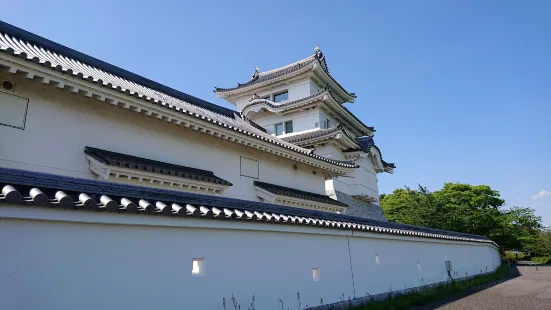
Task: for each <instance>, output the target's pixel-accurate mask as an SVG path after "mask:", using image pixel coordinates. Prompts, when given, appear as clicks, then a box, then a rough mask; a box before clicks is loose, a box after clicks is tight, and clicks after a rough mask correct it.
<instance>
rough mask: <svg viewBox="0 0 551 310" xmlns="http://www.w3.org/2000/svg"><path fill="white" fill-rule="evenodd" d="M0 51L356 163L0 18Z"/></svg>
mask: <svg viewBox="0 0 551 310" xmlns="http://www.w3.org/2000/svg"><path fill="white" fill-rule="evenodd" d="M0 52H3V53H7V54H9V55H13V56H16V57H19V58H21V59H24V60H26V61H29V62H33V63H36V64H39V65H41V66H44V67H46V68H49V69H52V70H56V71H58V72H61V73H63V74H67V75H70V76H73V77H76V78H79V79H81V80H85V81H87V82H90V83H94V84H97V85H100V86H102V87H105V88H106V89H110V90H116V91H118V92H121V93H124V94H126V95H129V96H133V97H135V98H138V99H141V100H143V101H146V102H149V103H151V104H153V105H156V106H159V107H162V108H166V109H170V110H172V111H177V112H179V113H182V114H185V115H188V116H193V117H195V118H197V119H199V120H201V121H204V122H208V123H211V124H215V125H217V126H220V127H224V128H228V129H231V130H233V131H234V132H237V133H239V134H242V135H246V136H250V137H254V138H256V139H259V140H262V141H266V142H269V143H271V144H274V145H276V146H278V147H282V148H285V149H289V150H292V151H294V152H297V153H300V154H302V155H306V156H309V157H312V158H315V159H318V160H322V161H325V162H327V163H330V164H333V165H337V166H341V167H346V168H354V167H355V166H350V165H347V164H342V163H340V162H337V161H334V160H331V159H328V158H325V157H322V156H318V155H316V154H313V153H311V152H310V151H309V150H306V149H303V148H300V147H298V146H295V145H292V144H290V143H287V142H284V141H282V140H279V139H277V138H274V137H273V136H271V135H269V134H267V133H266V132H265V131H263V130H261V129H259V128H260V127H259V126H258V125H256V124H254V123H253V122H251V121H250V120H248V119H245V118H243V117H242V116H241V115H240V114H239V113H237V112H235V111H233V110H230V109H226V108H223V107H221V106H217V105H215V104H212V103H210V102H207V101H205V100H202V99H199V98H196V97H193V96H190V95H188V94H185V93H183V92H180V91H177V90H175V89H172V88H170V87H167V86H165V85H162V84H159V83H157V82H154V81H152V80H149V79H147V78H144V77H142V76H139V75H137V74H134V73H131V72H129V71H126V70H124V69H121V68H118V67H116V66H113V65H111V64H108V63H106V62H103V61H101V60H98V59H96V58H93V57H90V56H88V55H85V54H83V53H80V52H78V51H75V50H73V49H70V48H68V47H65V46H63V45H60V44H58V43H55V42H52V41H50V40H48V39H45V38H42V37H40V36H37V35H35V34H33V33H30V32H27V31H25V30H22V29H20V28H17V27H15V26H12V25H10V24H7V23H5V22H2V21H0Z"/></svg>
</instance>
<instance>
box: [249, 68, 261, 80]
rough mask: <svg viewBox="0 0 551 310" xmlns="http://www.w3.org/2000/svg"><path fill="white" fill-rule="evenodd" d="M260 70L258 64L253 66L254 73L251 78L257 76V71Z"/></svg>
mask: <svg viewBox="0 0 551 310" xmlns="http://www.w3.org/2000/svg"><path fill="white" fill-rule="evenodd" d="M259 71H260V68H259V67H258V66H256V67H254V73H253V75H252V76H251V78H253V79H254V78H256V77H257V76H258V72H259Z"/></svg>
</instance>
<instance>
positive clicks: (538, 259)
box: [532, 256, 551, 264]
mask: <svg viewBox="0 0 551 310" xmlns="http://www.w3.org/2000/svg"><path fill="white" fill-rule="evenodd" d="M532 261H533V262H534V263H538V264H551V256H543V257H532Z"/></svg>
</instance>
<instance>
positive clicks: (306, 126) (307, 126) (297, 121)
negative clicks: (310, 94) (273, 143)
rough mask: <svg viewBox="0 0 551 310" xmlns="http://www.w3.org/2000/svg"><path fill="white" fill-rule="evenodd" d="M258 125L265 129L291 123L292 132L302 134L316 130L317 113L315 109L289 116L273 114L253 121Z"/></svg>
mask: <svg viewBox="0 0 551 310" xmlns="http://www.w3.org/2000/svg"><path fill="white" fill-rule="evenodd" d="M253 120H254V122H255V123H257V124H258V125H260V126H262V127H265V126H268V125H273V124H276V123H282V122H286V121H290V120H292V121H293V132H294V133H297V132H302V131H306V130H312V129H315V128H316V123H318V124H319V111H318V110H317V109H314V110H308V111H300V112H295V113H290V114H285V115H281V114H274V115H269V116H266V117H263V118H259V119H253Z"/></svg>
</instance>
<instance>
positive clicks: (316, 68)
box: [214, 46, 356, 104]
mask: <svg viewBox="0 0 551 310" xmlns="http://www.w3.org/2000/svg"><path fill="white" fill-rule="evenodd" d="M307 72H308V73H312V75H311V77H312V79H313V80H314V81H316V82H318V83H319V84H321V85H328V88H329V89H331V90H332V92H333V95H334V97H335V100H337V101H338V102H339V103H341V104H342V103H345V102H354V99H355V98H356V94H355V93H351V92H348V91H347V90H346V89H344V87H342V86H341V84H339V83H338V82H337V80H335V78H333V76H332V75H331V74H330V73H329V68H328V67H327V62H326V60H325V56H324V55H323V53H322V51H321V49H320V48H319V47H318V46H316V48H315V53H314V54H313V55H310V56H308V57H306V58H304V59H302V60H299V61H297V62H295V63H292V64H289V65H286V66H283V67H280V68H277V69H274V70H270V71H264V72H260V71H259V70H258V67H257V68H256V69H255V71H254V73H253V75H252V77H251V79H250V80H249V81H247V82H246V83H243V84H241V83H237V86H235V87H231V88H220V87H215V89H214V92H215V93H216V95H217V96H218V97H222V98H224V99H226V100H228V101H230V102H232V98H235V97H237V96H239V95H240V94H244V93H246V92H250V91H253V90H256V89H260V88H262V87H264V86H266V85H269V84H273V83H277V82H279V81H282V80H287V79H289V78H292V77H294V76H298V75H301V74H303V73H307Z"/></svg>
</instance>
